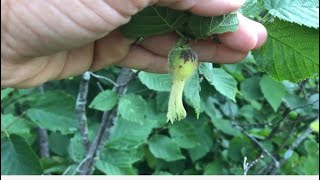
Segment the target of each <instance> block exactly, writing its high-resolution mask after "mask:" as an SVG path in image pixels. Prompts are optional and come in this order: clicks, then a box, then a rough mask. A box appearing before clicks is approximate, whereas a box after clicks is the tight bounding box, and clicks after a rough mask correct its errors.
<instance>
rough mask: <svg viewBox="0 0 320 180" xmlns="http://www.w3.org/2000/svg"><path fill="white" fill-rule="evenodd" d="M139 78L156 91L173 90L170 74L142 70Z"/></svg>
mask: <svg viewBox="0 0 320 180" xmlns="http://www.w3.org/2000/svg"><path fill="white" fill-rule="evenodd" d="M139 79H140V81H141V82H142V84H144V85H146V86H147V87H148V88H149V89H151V90H154V91H167V92H170V91H171V85H172V77H171V75H170V74H155V73H147V72H140V73H139Z"/></svg>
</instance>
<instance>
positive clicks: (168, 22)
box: [121, 6, 188, 38]
mask: <svg viewBox="0 0 320 180" xmlns="http://www.w3.org/2000/svg"><path fill="white" fill-rule="evenodd" d="M187 17H188V15H187V14H186V12H183V11H178V10H174V9H170V8H167V7H160V6H150V7H148V8H145V9H144V10H142V11H140V12H139V13H137V14H136V15H134V16H133V17H132V18H131V20H130V22H129V23H128V24H126V25H124V26H123V27H122V28H121V32H122V33H123V34H124V35H125V36H126V37H128V38H139V37H146V36H151V35H157V34H163V33H168V32H173V31H176V30H177V29H178V28H179V27H180V26H182V25H183V24H184V23H185V22H186V20H187Z"/></svg>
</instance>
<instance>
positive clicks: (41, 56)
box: [1, 0, 267, 88]
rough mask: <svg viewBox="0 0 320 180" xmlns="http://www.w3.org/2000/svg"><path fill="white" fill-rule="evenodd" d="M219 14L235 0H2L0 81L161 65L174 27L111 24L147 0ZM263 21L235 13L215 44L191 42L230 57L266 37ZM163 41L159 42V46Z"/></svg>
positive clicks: (23, 83) (202, 55)
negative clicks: (127, 28)
mask: <svg viewBox="0 0 320 180" xmlns="http://www.w3.org/2000/svg"><path fill="white" fill-rule="evenodd" d="M153 4H158V5H163V6H168V7H170V8H175V9H180V10H189V11H191V12H192V13H195V14H198V15H203V16H217V15H221V14H226V13H229V12H232V11H235V10H237V9H238V8H240V7H241V5H242V4H243V2H242V1H241V0H127V1H118V0H103V1H90V0H69V1H58V0H46V1H45V0H35V1H32V3H31V2H30V1H28V0H19V1H12V0H2V1H1V87H16V88H25V87H32V86H37V85H40V84H42V83H44V82H46V81H49V80H54V79H62V78H66V77H69V76H75V75H79V74H81V73H83V72H85V71H87V70H90V71H95V70H99V69H102V68H104V67H106V66H110V65H119V66H122V67H128V68H134V69H140V70H144V71H150V72H156V73H166V72H167V55H168V52H169V51H170V50H171V48H172V47H173V46H174V45H175V40H176V37H177V36H176V35H175V34H173V33H170V34H166V35H160V36H155V37H150V38H146V39H145V40H144V42H143V43H142V44H139V45H137V44H134V42H133V41H132V40H129V39H126V38H125V37H124V36H122V35H121V33H120V32H119V31H118V30H117V28H118V27H119V26H121V25H123V24H125V23H127V22H128V21H129V20H130V17H131V16H132V15H134V14H136V13H137V12H139V11H140V10H142V9H143V8H145V7H147V6H149V5H153ZM266 36H267V32H266V29H265V28H264V27H263V26H262V25H261V24H259V23H257V22H254V21H252V20H249V19H247V18H245V17H243V16H242V15H239V29H238V30H237V31H236V32H232V33H225V34H222V35H219V36H218V38H219V40H220V41H221V44H218V43H214V42H212V41H209V40H207V41H206V40H201V41H197V42H195V43H193V44H192V48H193V49H194V50H195V51H196V52H197V53H198V54H199V59H200V60H201V59H202V60H209V59H213V60H214V62H216V63H235V62H237V61H239V60H242V59H243V58H244V57H246V55H247V53H248V52H249V51H250V50H252V49H255V48H258V47H260V46H261V45H262V44H263V43H264V41H265V40H266ZM160 44H161V46H159V45H160Z"/></svg>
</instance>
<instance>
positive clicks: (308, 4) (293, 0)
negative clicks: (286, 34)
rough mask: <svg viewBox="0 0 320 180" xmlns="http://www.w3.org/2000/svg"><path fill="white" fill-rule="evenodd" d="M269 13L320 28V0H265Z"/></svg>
mask: <svg viewBox="0 0 320 180" xmlns="http://www.w3.org/2000/svg"><path fill="white" fill-rule="evenodd" d="M264 3H265V7H266V8H267V9H268V10H269V13H270V14H272V15H273V16H276V17H278V18H280V19H283V20H286V21H289V22H294V23H297V24H299V25H305V26H308V27H313V28H319V0H308V1H306V0H304V1H302V0H265V1H264Z"/></svg>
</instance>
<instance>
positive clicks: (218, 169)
mask: <svg viewBox="0 0 320 180" xmlns="http://www.w3.org/2000/svg"><path fill="white" fill-rule="evenodd" d="M223 169H224V166H223V163H222V162H221V161H214V162H211V163H209V164H208V165H207V166H206V167H205V169H204V175H222V174H224V173H223Z"/></svg>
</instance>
